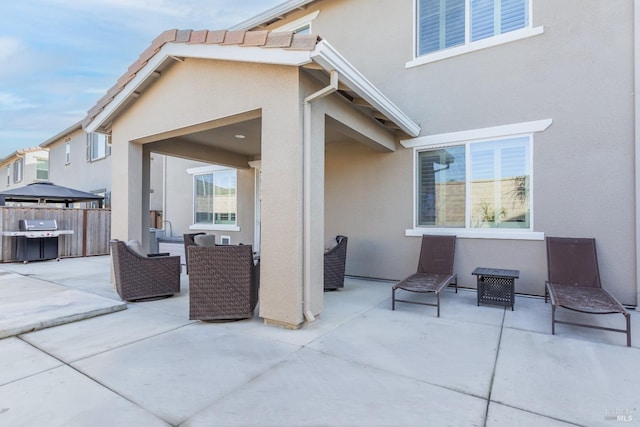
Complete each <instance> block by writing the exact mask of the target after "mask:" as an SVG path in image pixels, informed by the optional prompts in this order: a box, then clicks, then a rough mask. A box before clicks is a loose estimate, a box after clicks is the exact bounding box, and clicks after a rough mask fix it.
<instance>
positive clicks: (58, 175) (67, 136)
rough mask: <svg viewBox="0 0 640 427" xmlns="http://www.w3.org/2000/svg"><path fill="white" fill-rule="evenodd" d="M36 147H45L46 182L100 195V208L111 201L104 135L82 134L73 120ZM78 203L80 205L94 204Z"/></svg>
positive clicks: (108, 153) (108, 152)
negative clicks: (47, 156) (47, 178)
mask: <svg viewBox="0 0 640 427" xmlns="http://www.w3.org/2000/svg"><path fill="white" fill-rule="evenodd" d="M40 147H42V148H45V149H47V150H49V181H51V182H53V183H54V184H57V185H61V186H63V187H69V188H73V189H76V190H81V191H86V192H88V193H93V194H96V195H99V196H102V197H104V203H103V207H104V208H107V209H108V208H110V205H111V203H110V201H111V142H110V141H109V137H108V135H104V134H99V133H86V132H85V131H84V130H83V129H82V125H81V123H75V124H73V125H71V126H70V127H68V128H67V129H65V130H63V131H62V132H60V133H59V134H57V135H55V136H53V137H51V138H49V139H48V140H46V141H45V142H43V143H42V144H40ZM92 203H93V202H91V203H80V204H77V205H82V206H83V207H85V205H86V207H98V206H97V203H95V205H93V204H92Z"/></svg>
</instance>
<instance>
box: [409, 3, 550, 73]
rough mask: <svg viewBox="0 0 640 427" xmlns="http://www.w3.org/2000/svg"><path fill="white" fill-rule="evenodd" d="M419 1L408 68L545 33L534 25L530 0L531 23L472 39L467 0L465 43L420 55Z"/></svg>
mask: <svg viewBox="0 0 640 427" xmlns="http://www.w3.org/2000/svg"><path fill="white" fill-rule="evenodd" d="M418 1H419V0H413V59H412V60H411V61H409V62H407V63H406V64H405V67H406V68H412V67H417V66H419V65H424V64H429V63H432V62H436V61H441V60H443V59H447V58H451V57H454V56H458V55H464V54H466V53H470V52H475V51H477V50H481V49H486V48H489V47H493V46H499V45H501V44H505V43H511V42H514V41H517V40H522V39H526V38H529V37H534V36H537V35H540V34H543V33H544V27H543V26H538V27H533V5H532V4H533V2H534V1H535V0H529V24H528V26H526V27H524V28H522V29H519V30H514V31H510V32H508V33H504V34H498V35H495V36H492V37H487V38H485V39H482V40H478V41H474V42H472V41H470V37H471V36H470V27H469V26H470V25H471V23H470V9H469V2H470V1H471V0H465V43H464V44H463V45H459V46H454V47H450V48H445V49H441V50H437V51H434V52H429V53H425V54H424V55H418V31H419V28H418Z"/></svg>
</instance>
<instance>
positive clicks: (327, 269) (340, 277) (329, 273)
mask: <svg viewBox="0 0 640 427" xmlns="http://www.w3.org/2000/svg"><path fill="white" fill-rule="evenodd" d="M347 240H348V239H347V237H346V236H336V243H337V244H336V245H335V246H334V247H333V248H331V249H329V250H328V251H327V252H325V254H324V290H325V291H333V290H336V289H338V288H344V271H345V266H346V261H347Z"/></svg>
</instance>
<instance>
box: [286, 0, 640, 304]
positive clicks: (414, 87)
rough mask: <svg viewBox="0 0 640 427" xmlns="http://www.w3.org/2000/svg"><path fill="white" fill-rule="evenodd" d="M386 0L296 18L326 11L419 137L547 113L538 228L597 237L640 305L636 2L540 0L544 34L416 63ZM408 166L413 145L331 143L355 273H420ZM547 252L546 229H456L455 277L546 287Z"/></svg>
mask: <svg viewBox="0 0 640 427" xmlns="http://www.w3.org/2000/svg"><path fill="white" fill-rule="evenodd" d="M393 3H394V5H393V7H389V2H388V1H384V0H349V1H344V0H327V1H324V2H320V3H318V4H317V5H314V6H312V7H311V8H310V9H309V10H305V11H301V12H299V13H298V14H295V15H293V16H292V17H291V19H296V18H299V17H300V16H303V15H305V14H308V13H310V12H312V11H314V10H316V9H320V14H319V15H318V18H317V19H316V21H314V23H313V24H312V29H313V32H314V33H317V34H320V35H321V36H322V37H323V38H325V39H326V40H328V41H329V43H331V44H332V45H333V46H334V47H336V48H337V50H338V51H339V52H340V53H341V54H342V55H344V56H345V57H346V58H347V59H348V60H349V61H350V62H351V63H353V64H354V65H355V66H356V67H357V68H358V69H359V70H360V71H361V72H362V73H363V74H364V75H365V76H366V77H367V78H368V79H370V80H371V81H372V82H373V83H374V84H375V85H376V86H377V87H378V88H380V89H381V90H382V91H383V92H384V93H385V95H387V96H388V97H389V98H390V99H391V100H392V101H393V102H394V103H396V104H397V105H398V106H400V107H401V108H402V109H403V110H404V111H405V112H406V113H407V114H408V115H409V116H410V117H412V118H413V119H414V120H415V121H416V122H418V123H420V124H421V126H422V135H433V134H439V133H447V132H456V131H464V130H471V129H478V128H485V127H491V126H500V125H507V124H513V123H521V122H527V121H533V120H542V119H552V120H553V124H552V125H551V127H549V128H548V129H547V130H546V131H544V132H541V133H537V134H536V135H535V136H534V143H533V215H534V230H535V231H538V232H543V233H545V234H546V235H549V236H575V237H595V238H596V239H597V247H598V255H599V259H600V268H601V275H602V278H603V281H604V283H605V286H606V287H607V288H608V289H609V290H611V292H612V293H613V294H615V295H616V296H617V297H618V298H620V299H621V300H622V302H623V303H626V304H636V299H637V295H636V283H635V277H636V274H635V271H636V265H635V258H634V254H635V243H634V238H633V235H634V230H635V225H634V186H633V185H634V181H633V180H634V163H633V162H634V152H633V137H634V134H633V123H634V122H633V91H634V89H633V22H632V19H631V17H632V16H633V10H632V7H633V5H632V2H610V1H607V0H584V1H582V0H580V1H577V0H574V1H563V2H558V1H556V0H536V1H534V3H533V6H534V9H533V15H532V19H533V25H534V27H538V26H543V27H544V33H543V34H541V35H538V36H535V37H532V38H528V39H524V40H520V41H516V42H512V43H508V44H504V45H500V46H495V47H492V48H488V49H484V50H480V51H476V52H471V53H467V54H464V55H461V56H456V57H452V58H449V59H445V60H441V61H438V62H434V63H430V64H425V65H421V66H416V67H413V68H406V66H405V65H406V63H407V62H408V61H410V60H412V59H413V57H412V46H413V43H412V37H413V12H412V8H413V1H412V0H399V1H396V2H393ZM286 22H287V21H284V22H282V24H286ZM390 23H393V25H390ZM277 25H281V23H278V24H277ZM355 29H357V30H355ZM412 170H413V153H412V150H409V149H403V148H401V147H399V148H398V151H397V152H396V153H393V154H379V153H375V152H372V151H370V150H366V149H365V148H363V147H362V146H360V145H356V144H354V143H351V142H345V143H344V144H337V145H330V146H328V147H327V157H326V179H327V185H326V216H327V219H326V227H325V229H326V231H325V233H326V235H327V236H332V235H335V234H337V233H343V234H345V235H347V236H349V238H350V239H349V254H348V259H347V272H348V273H349V274H355V275H362V276H372V277H382V278H389V279H399V278H401V277H403V276H405V275H406V274H408V273H411V272H413V271H415V268H416V262H417V256H418V251H419V238H417V237H407V236H405V230H406V229H408V228H411V227H412V217H413V213H412V209H413V190H412V186H413V172H412ZM545 257H546V255H545V246H544V242H543V241H527V240H519V241H514V240H495V239H458V243H457V252H456V264H455V269H456V272H457V273H458V275H459V283H461V284H462V285H465V286H475V279H474V277H473V276H471V274H470V273H471V271H472V270H473V268H475V267H477V266H491V267H505V268H517V269H520V270H521V279H520V280H518V282H517V291H519V292H523V293H531V294H538V295H540V294H542V292H543V289H544V288H543V286H544V279H545V277H546V258H545Z"/></svg>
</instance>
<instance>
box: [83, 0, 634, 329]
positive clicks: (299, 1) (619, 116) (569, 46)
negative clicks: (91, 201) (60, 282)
mask: <svg viewBox="0 0 640 427" xmlns="http://www.w3.org/2000/svg"><path fill="white" fill-rule="evenodd" d="M574 3H575V2H560V1H548V0H517V1H516V0H514V1H504V0H502V1H484V2H475V1H472V0H456V1H447V2H443V1H439V0H398V1H394V2H389V1H384V0H315V1H303V0H292V1H288V2H285V3H283V4H282V5H280V6H277V7H275V8H273V9H270V10H268V11H266V12H265V13H263V14H261V15H259V16H257V17H255V18H253V19H251V20H249V21H246V22H243V23H241V24H239V25H238V26H236V27H235V28H233V29H232V31H190V30H185V31H175V30H173V31H167V32H165V33H163V34H162V35H160V36H159V37H158V38H156V39H155V40H154V41H153V43H152V45H151V46H150V47H149V48H148V49H147V50H146V51H144V52H142V53H141V55H140V58H139V59H138V61H137V62H136V63H134V64H133V65H132V66H131V67H130V68H129V70H128V71H127V73H125V74H124V75H123V76H122V78H121V79H120V80H119V81H118V82H117V83H116V84H115V86H113V87H112V88H111V89H110V90H109V91H108V92H107V94H106V95H105V96H104V97H103V98H102V99H100V100H99V101H98V102H97V104H96V106H95V107H94V108H92V109H91V110H90V111H89V114H88V116H87V118H86V119H85V121H84V123H83V126H84V127H85V130H87V131H88V132H100V133H107V134H111V136H112V143H113V148H112V150H113V151H112V155H113V158H114V161H117V162H118V164H120V165H122V168H123V169H122V174H121V175H119V176H118V177H114V180H113V218H114V227H113V234H114V237H116V238H120V239H131V238H143V239H145V238H146V237H145V232H144V231H143V230H145V229H146V228H147V227H148V226H149V223H148V221H149V219H148V215H146V212H147V211H148V208H149V202H148V198H146V197H144V194H145V193H146V191H147V190H148V187H149V184H148V179H147V176H148V174H146V171H147V170H149V164H150V162H151V160H150V159H151V157H153V156H155V153H159V154H165V155H170V156H178V157H181V158H186V159H191V160H197V161H204V162H207V163H212V164H216V165H219V167H218V168H210V169H208V170H205V169H195V170H191V173H192V175H193V187H192V188H193V190H190V189H189V188H188V187H185V188H181V189H176V192H177V194H178V196H179V197H181V198H182V199H181V200H180V201H178V202H176V203H175V204H174V203H167V204H168V205H169V206H178V205H180V204H185V203H186V202H185V200H186V197H185V196H186V195H187V194H188V192H189V191H193V198H192V199H191V206H190V208H191V209H192V215H193V224H192V226H191V229H194V230H197V229H199V230H207V231H208V232H210V233H214V234H216V235H218V234H219V235H223V234H224V235H230V236H231V240H232V242H234V243H235V242H244V243H248V242H250V241H251V240H253V241H254V244H259V249H260V257H261V268H260V270H261V285H260V292H261V293H260V298H261V303H260V313H259V315H260V316H261V317H262V318H264V319H265V321H266V322H267V323H269V324H277V325H281V326H285V327H292V328H295V327H298V326H300V325H301V324H302V323H303V322H304V321H305V319H306V320H312V319H313V318H314V317H315V316H316V315H317V314H319V313H320V312H321V311H322V308H323V293H322V264H323V247H324V241H325V239H327V238H330V237H332V236H335V235H336V234H344V235H347V236H348V237H349V249H348V251H349V253H348V258H347V273H348V274H352V275H356V276H366V277H376V278H383V279H400V278H402V277H404V276H406V275H407V274H409V273H412V272H414V271H415V268H416V263H417V258H418V253H419V244H420V239H419V237H420V236H421V235H423V234H454V235H457V236H458V241H457V247H456V263H455V270H456V272H457V274H458V278H459V279H458V280H459V283H460V284H462V285H466V286H474V285H475V280H474V278H473V276H472V275H471V272H472V271H473V269H474V268H475V267H478V266H483V267H497V268H509V269H519V270H520V272H521V274H520V279H519V280H518V281H517V283H516V291H517V292H520V293H525V294H535V295H542V294H543V293H544V280H545V278H546V258H545V245H544V238H545V236H576V237H595V238H596V239H597V244H598V251H599V255H600V264H601V274H602V276H603V279H604V281H605V282H606V283H607V285H606V286H607V287H608V289H609V290H610V291H611V292H612V293H613V294H614V295H615V296H617V297H618V298H619V299H620V300H622V302H623V303H625V304H630V305H635V304H637V295H638V275H639V274H640V271H639V268H638V265H639V264H640V262H639V257H640V250H637V248H640V237H639V234H638V233H640V231H638V230H640V223H638V222H639V221H640V219H638V218H640V215H638V213H637V212H636V210H637V206H638V205H640V204H639V200H640V185H637V183H638V181H637V176H640V171H639V170H638V168H640V166H638V165H639V163H640V162H638V161H634V159H636V156H637V155H638V154H637V153H638V152H640V135H636V134H635V133H634V130H635V129H638V128H640V106H639V104H638V103H639V102H640V100H637V99H634V93H638V90H639V89H638V85H640V70H639V69H638V65H637V64H636V65H635V66H634V55H635V56H638V55H640V48H639V46H638V45H637V44H635V43H634V40H637V39H638V37H635V38H634V25H635V28H640V22H634V16H635V19H636V20H638V19H640V18H638V14H637V12H636V14H635V15H634V4H633V2H610V1H606V0H583V1H581V2H579V3H580V5H579V7H575V6H576V5H575V4H574ZM636 4H637V2H636ZM246 30H251V31H248V32H247V31H246ZM279 30H286V31H279ZM298 30H300V31H299V32H298ZM636 31H640V30H636ZM310 34H313V36H311V35H310ZM316 34H317V35H319V36H321V38H318V37H316V36H315V35H316ZM634 102H635V104H634ZM634 107H635V108H634ZM234 173H235V178H234V177H233V175H234ZM140 182H143V183H145V182H147V184H143V186H142V187H143V188H142V189H140V191H137V189H138V188H140V185H139V183H140ZM167 190H168V188H167ZM173 194H174V191H171V192H168V193H167V200H168V199H169V198H171V197H173ZM233 194H235V201H234V200H232V199H233ZM230 199H231V200H230Z"/></svg>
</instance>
